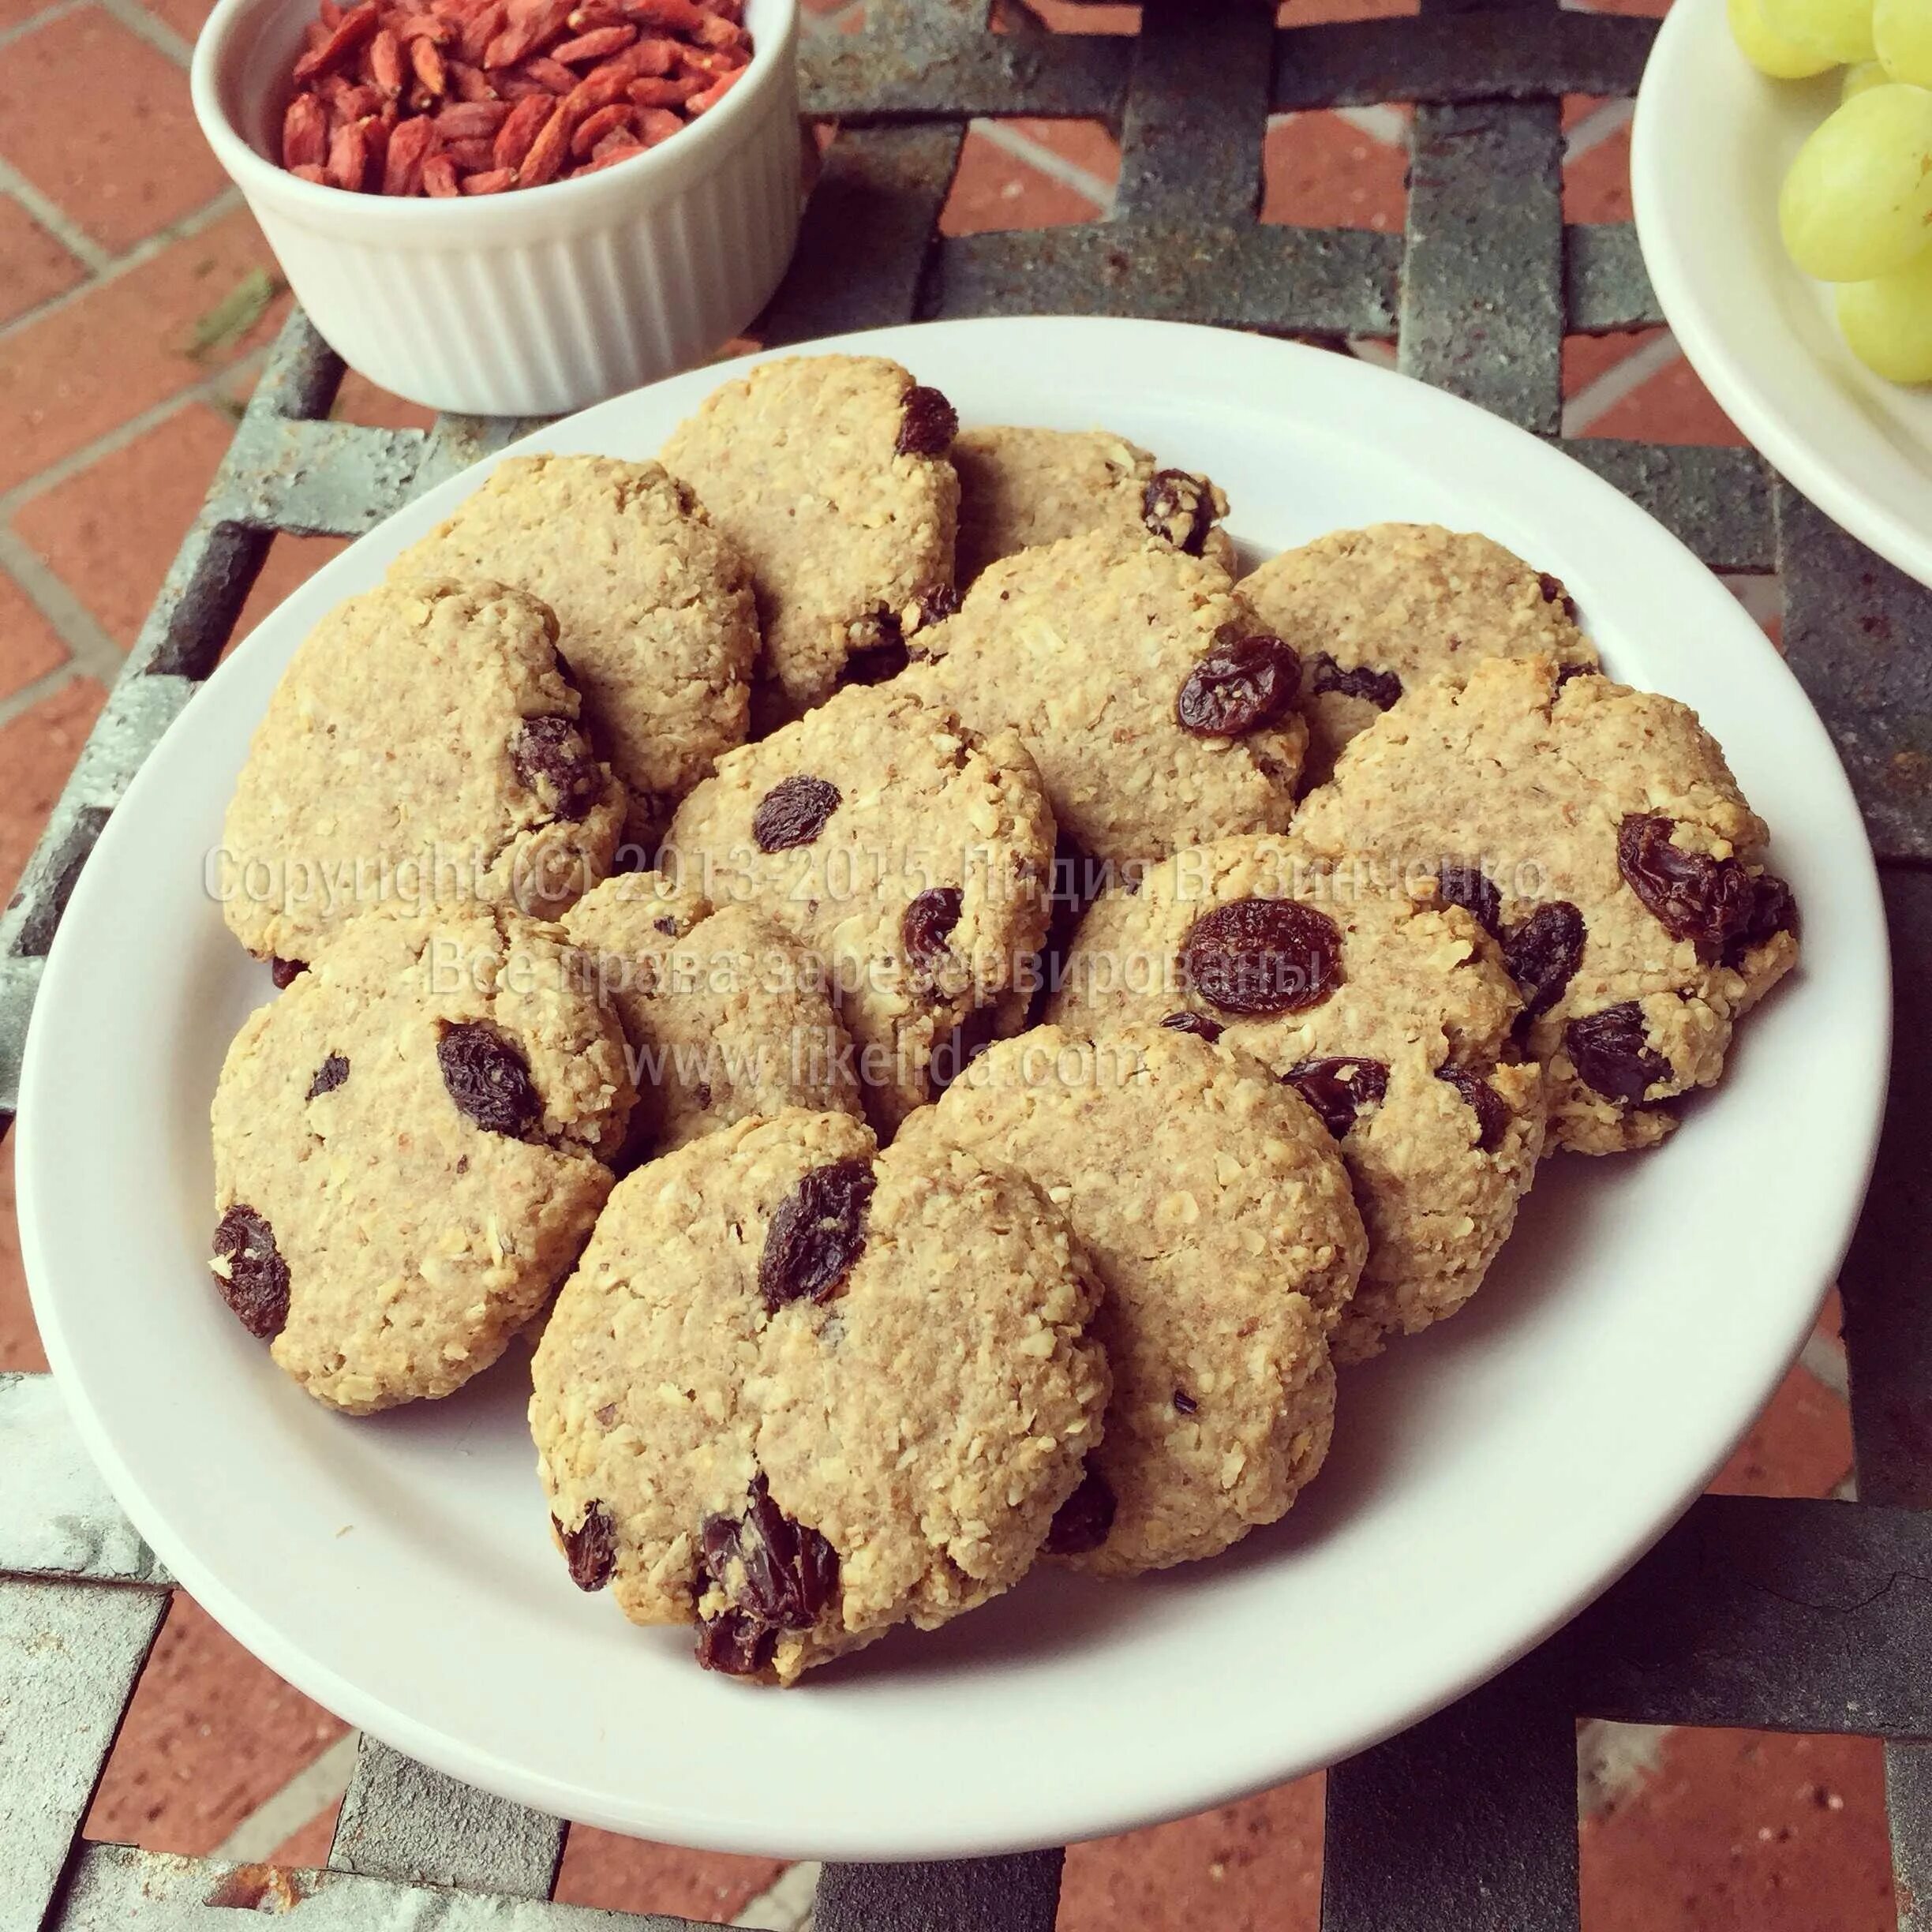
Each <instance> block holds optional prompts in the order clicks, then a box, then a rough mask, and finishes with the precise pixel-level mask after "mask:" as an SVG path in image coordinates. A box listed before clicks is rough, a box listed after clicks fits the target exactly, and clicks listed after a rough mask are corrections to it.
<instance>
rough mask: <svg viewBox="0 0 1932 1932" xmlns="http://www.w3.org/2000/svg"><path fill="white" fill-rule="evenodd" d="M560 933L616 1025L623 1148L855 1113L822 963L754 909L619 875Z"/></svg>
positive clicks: (656, 1148)
mask: <svg viewBox="0 0 1932 1932" xmlns="http://www.w3.org/2000/svg"><path fill="white" fill-rule="evenodd" d="M564 930H565V932H567V934H569V935H570V937H571V940H572V941H573V942H575V943H576V944H577V945H581V946H582V947H583V948H584V949H585V950H586V953H589V954H590V956H591V957H592V958H593V960H594V962H595V968H596V972H597V986H598V990H599V993H600V994H601V997H602V998H604V999H605V1000H606V1001H607V1002H608V1003H609V1004H610V1005H611V1006H612V1009H614V1010H615V1011H616V1014H617V1017H618V1019H619V1020H620V1022H621V1023H622V1024H623V1032H624V1038H625V1040H626V1042H627V1044H628V1047H629V1054H628V1059H629V1062H630V1069H631V1078H632V1080H634V1081H635V1083H636V1085H637V1090H638V1105H637V1109H636V1111H635V1113H634V1114H632V1115H631V1135H630V1140H629V1143H628V1145H629V1148H630V1149H631V1151H632V1153H633V1154H634V1155H642V1154H645V1153H646V1152H649V1153H656V1154H668V1153H669V1152H670V1151H672V1149H673V1148H680V1147H682V1146H683V1144H685V1143H686V1142H687V1140H696V1139H698V1136H700V1135H702V1134H707V1133H712V1132H713V1130H714V1129H717V1128H720V1127H728V1126H729V1125H731V1123H732V1121H736V1120H743V1118H745V1117H746V1116H747V1114H779V1113H782V1112H783V1111H784V1110H785V1109H786V1108H787V1107H804V1108H807V1109H809V1110H813V1111H815V1112H822V1113H827V1114H851V1115H852V1116H853V1118H859V1117H860V1114H861V1112H862V1110H861V1108H860V1106H859V1076H858V1072H857V1069H856V1066H855V1065H854V1059H853V1054H852V1040H851V1039H850V1037H849V1036H848V1035H847V1033H846V1031H845V1028H844V1025H843V1024H842V1023H841V1020H840V1019H839V1017H838V1013H837V1009H835V1008H834V1006H833V1003H832V994H831V989H830V988H829V987H828V986H827V985H826V975H825V970H824V968H823V967H822V966H821V965H820V964H819V963H818V960H816V959H814V957H813V956H812V954H811V953H810V952H808V951H807V949H806V948H805V947H804V946H803V945H801V944H800V943H799V942H798V941H797V940H796V939H795V938H792V936H791V935H790V934H788V933H787V932H785V931H784V930H783V928H781V927H778V926H776V925H774V924H773V923H772V921H771V920H769V919H767V918H766V917H765V915H763V914H762V913H761V912H755V911H754V910H753V909H752V908H751V907H750V906H742V905H728V906H725V907H723V908H721V909H720V910H718V911H717V912H711V911H710V909H709V908H708V907H707V906H706V904H705V903H704V901H703V900H700V899H698V898H697V897H695V894H693V893H690V892H688V891H680V890H679V889H677V888H676V887H675V886H672V884H671V882H669V881H668V880H666V879H665V878H664V877H663V875H662V874H659V873H656V872H626V873H621V874H619V875H618V876H617V877H616V878H608V879H606V880H605V882H604V883H603V884H602V885H601V886H597V887H595V888H594V889H593V890H591V891H590V892H589V893H586V895H585V896H584V897H582V899H580V900H578V902H577V903H576V904H575V905H574V906H573V907H571V909H570V911H569V912H567V913H566V914H565V915H564Z"/></svg>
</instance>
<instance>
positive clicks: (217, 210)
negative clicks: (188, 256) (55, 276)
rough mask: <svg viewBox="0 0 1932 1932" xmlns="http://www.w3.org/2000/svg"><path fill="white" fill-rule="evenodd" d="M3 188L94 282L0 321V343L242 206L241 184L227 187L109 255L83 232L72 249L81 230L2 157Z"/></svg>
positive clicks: (152, 258) (113, 280) (55, 313)
mask: <svg viewBox="0 0 1932 1932" xmlns="http://www.w3.org/2000/svg"><path fill="white" fill-rule="evenodd" d="M0 189H6V190H9V191H10V192H11V193H13V194H14V195H15V196H16V197H17V198H18V199H19V200H20V201H21V202H22V203H23V204H24V206H25V207H26V208H27V211H28V213H29V214H30V215H32V216H33V218H34V219H35V220H36V221H39V222H40V223H41V225H42V226H43V227H47V228H48V229H50V230H52V232H53V233H54V235H55V236H56V237H57V238H58V239H59V240H60V241H62V243H63V244H64V245H66V246H68V247H69V248H71V249H73V253H76V254H78V255H80V256H81V257H82V259H83V260H85V261H87V262H88V264H89V266H91V267H92V268H94V269H95V275H94V277H93V279H92V280H91V281H87V282H83V283H80V286H78V287H77V288H70V289H63V290H62V291H61V292H60V294H58V295H50V296H49V297H48V298H47V300H46V301H43V302H39V303H37V304H36V305H35V306H34V307H33V308H32V309H27V310H26V311H25V312H24V313H22V314H20V315H17V316H14V317H13V320H11V321H10V322H6V323H4V324H0V343H4V342H6V339H8V337H9V336H11V335H18V334H19V333H20V332H21V331H22V330H23V329H28V328H32V326H33V325H34V324H36V322H44V321H45V320H47V317H48V316H51V315H57V314H58V313H59V312H60V311H61V310H62V309H66V308H68V307H70V306H71V305H73V303H75V302H77V301H81V300H83V299H84V298H85V297H87V296H89V295H92V294H93V293H94V291H95V290H96V289H98V288H104V287H106V286H107V284H108V283H110V282H118V281H119V280H120V279H121V278H122V276H123V275H126V274H128V273H129V271H132V270H133V269H136V268H140V267H141V266H142V264H144V263H147V262H150V261H152V260H154V258H155V256H157V255H159V253H161V251H162V250H163V249H165V248H167V246H168V245H170V243H172V242H175V241H185V240H186V239H187V238H189V237H190V236H193V235H197V234H200V232H201V231H202V230H203V229H204V228H209V227H213V226H214V224H215V223H216V222H218V221H219V220H220V219H221V218H222V217H223V215H228V214H232V213H233V212H234V210H235V209H237V208H240V207H241V205H242V200H241V189H239V188H234V187H229V188H224V189H223V190H222V191H221V193H219V194H218V195H217V196H215V198H214V200H212V201H205V202H204V203H203V204H201V206H200V208H196V209H194V210H193V211H192V212H189V213H188V214H186V215H182V217H181V218H180V219H178V220H176V221H171V222H170V223H168V225H167V227H165V228H159V229H157V230H155V232H154V233H153V234H151V235H148V236H147V237H145V238H144V239H142V240H141V241H137V242H136V243H135V244H134V245H133V247H132V248H131V249H129V250H128V252H127V253H125V255H109V254H107V253H105V251H103V249H100V248H99V246H97V245H96V244H95V243H94V242H92V241H87V240H86V238H85V237H84V236H82V237H81V239H82V240H83V241H86V252H84V251H83V250H82V249H79V248H77V247H74V245H73V242H72V241H69V234H74V235H80V230H79V229H77V228H75V227H73V223H70V222H69V220H68V219H67V217H66V215H63V214H62V213H61V212H60V211H59V210H58V208H54V204H53V203H52V202H51V201H49V200H47V198H46V197H45V196H43V194H41V193H40V192H39V189H36V188H35V187H34V186H33V185H32V184H31V183H30V182H24V181H22V180H21V178H20V176H19V175H17V174H16V173H15V172H14V171H13V169H12V168H10V167H8V166H7V164H6V163H5V162H4V161H0ZM42 208H47V209H48V210H50V211H51V213H52V215H53V216H54V219H53V220H51V221H47V220H44V219H43V217H42V215H41V212H40V211H41V209H42ZM97 257H98V260H97V259H96V258H97Z"/></svg>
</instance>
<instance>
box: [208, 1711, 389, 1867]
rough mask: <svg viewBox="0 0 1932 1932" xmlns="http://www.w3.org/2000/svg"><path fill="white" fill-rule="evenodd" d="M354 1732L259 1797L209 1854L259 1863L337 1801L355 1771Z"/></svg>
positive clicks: (241, 1862)
mask: <svg viewBox="0 0 1932 1932" xmlns="http://www.w3.org/2000/svg"><path fill="white" fill-rule="evenodd" d="M357 1736H358V1734H357V1733H356V1732H354V1731H351V1732H348V1733H347V1734H346V1735H344V1736H342V1737H339V1738H338V1739H336V1740H335V1743H333V1744H331V1745H330V1747H328V1750H325V1751H324V1752H323V1753H322V1754H321V1756H320V1757H319V1758H312V1759H311V1760H310V1761H309V1763H307V1764H305V1765H303V1767H302V1768H301V1770H299V1771H298V1772H297V1773H295V1775H294V1777H292V1778H290V1780H289V1781H288V1782H287V1783H286V1784H284V1785H283V1787H282V1788H281V1789H280V1790H279V1792H275V1793H274V1794H273V1795H271V1796H270V1797H268V1798H265V1799H263V1801H262V1802H261V1803H260V1804H258V1805H257V1806H256V1807H255V1809H254V1810H253V1811H251V1812H250V1813H249V1814H248V1816H247V1817H246V1818H244V1819H243V1820H242V1821H241V1823H240V1824H239V1825H237V1826H236V1827H235V1828H234V1830H233V1831H231V1832H230V1833H229V1834H228V1836H227V1837H226V1838H224V1839H223V1840H222V1841H221V1843H220V1844H218V1845H217V1846H216V1847H215V1849H214V1850H213V1852H211V1853H210V1854H209V1856H210V1857H212V1858H218V1859H234V1860H235V1861H236V1862H237V1863H240V1864H244V1865H246V1864H253V1863H257V1862H259V1861H260V1860H261V1859H265V1858H267V1857H268V1855H269V1854H270V1853H271V1852H273V1851H274V1850H275V1847H276V1846H277V1845H279V1844H281V1843H283V1840H285V1839H288V1838H292V1837H294V1835H295V1833H297V1832H298V1831H300V1830H301V1828H302V1827H303V1826H304V1825H306V1824H307V1823H308V1822H309V1820H310V1819H311V1818H313V1817H315V1816H316V1814H317V1813H318V1812H320V1811H322V1810H324V1809H325V1808H326V1807H328V1806H329V1805H331V1804H334V1803H336V1802H337V1800H339V1799H340V1798H341V1796H342V1795H343V1792H346V1791H347V1790H348V1788H349V1778H350V1773H352V1772H353V1771H354V1769H355V1762H356V1742H357Z"/></svg>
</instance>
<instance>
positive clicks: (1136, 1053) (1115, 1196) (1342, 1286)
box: [899, 1026, 1364, 1576]
mask: <svg viewBox="0 0 1932 1932" xmlns="http://www.w3.org/2000/svg"><path fill="white" fill-rule="evenodd" d="M935 1142H936V1143H939V1144H945V1145H949V1146H953V1147H960V1148H964V1149H965V1150H966V1151H968V1153H970V1154H972V1155H974V1156H975V1158H977V1159H983V1160H986V1161H989V1162H995V1161H996V1162H1001V1163H1005V1164H1006V1165H1008V1166H1010V1167H1012V1168H1013V1169H1014V1170H1016V1171H1017V1172H1019V1173H1020V1174H1028V1175H1031V1176H1032V1178H1034V1179H1035V1181H1037V1182H1038V1183H1039V1185H1040V1187H1041V1188H1042V1189H1043V1190H1044V1191H1045V1193H1046V1194H1047V1198H1048V1199H1049V1200H1051V1201H1053V1202H1054V1204H1056V1205H1058V1207H1060V1208H1061V1210H1062V1211H1064V1213H1065V1215H1066V1217H1067V1220H1068V1223H1069V1226H1071V1227H1072V1228H1073V1233H1074V1235H1075V1237H1076V1239H1077V1240H1078V1241H1079V1242H1080V1245H1081V1247H1082V1248H1083V1249H1084V1250H1085V1251H1086V1252H1087V1254H1088V1257H1089V1258H1090V1259H1091V1261H1092V1263H1093V1265H1094V1267H1095V1271H1097V1272H1098V1273H1099V1276H1100V1279H1101V1280H1102V1282H1103V1284H1104V1286H1105V1288H1106V1298H1105V1300H1104V1301H1103V1303H1102V1305H1101V1309H1100V1312H1099V1316H1098V1317H1097V1318H1096V1321H1095V1332H1096V1333H1097V1334H1098V1335H1099V1338H1100V1339H1101V1341H1102V1342H1103V1344H1104V1345H1105V1346H1106V1352H1107V1360H1108V1362H1109V1363H1110V1365H1111V1367H1112V1369H1113V1372H1114V1398H1113V1401H1112V1402H1111V1404H1110V1406H1109V1407H1108V1410H1107V1420H1106V1436H1105V1438H1104V1440H1103V1441H1102V1443H1101V1444H1100V1447H1099V1449H1098V1450H1097V1451H1095V1455H1094V1456H1093V1458H1092V1459H1091V1462H1090V1463H1089V1465H1088V1474H1087V1476H1086V1477H1085V1478H1084V1480H1083V1481H1082V1483H1081V1485H1080V1488H1078V1489H1076V1491H1075V1492H1073V1496H1071V1497H1070V1498H1069V1500H1068V1501H1067V1503H1066V1504H1065V1506H1064V1507H1063V1508H1062V1510H1061V1514H1060V1515H1059V1516H1058V1518H1056V1519H1055V1522H1054V1533H1053V1534H1052V1536H1050V1537H1049V1538H1048V1541H1047V1548H1048V1549H1049V1551H1050V1552H1052V1553H1054V1554H1055V1555H1058V1556H1065V1557H1066V1558H1068V1559H1069V1560H1070V1561H1072V1562H1073V1563H1076V1564H1077V1565H1078V1566H1079V1567H1081V1568H1083V1569H1087V1570H1091V1571H1096V1572H1097V1573H1099V1574H1101V1575H1103V1576H1131V1575H1133V1574H1136V1573H1137V1572H1139V1571H1144V1570H1155V1569H1161V1568H1164V1567H1166V1566H1167V1565H1169V1564H1170V1563H1185V1562H1189V1561H1190V1560H1192V1559H1195V1558H1197V1557H1203V1556H1213V1555H1215V1553H1216V1552H1218V1551H1220V1550H1223V1549H1226V1548H1227V1547H1228V1545H1229V1544H1231V1543H1233V1542H1234V1541H1236V1540H1237V1538H1238V1537H1242V1536H1245V1534H1246V1533H1248V1531H1249V1529H1252V1528H1253V1527H1255V1526H1256V1525H1257V1524H1260V1523H1268V1522H1274V1521H1275V1518H1278V1517H1279V1516H1280V1515H1282V1513H1283V1512H1284V1511H1286V1509H1287V1508H1288V1506H1289V1505H1290V1503H1292V1502H1293V1501H1294V1498H1295V1496H1296V1495H1297V1493H1298V1492H1299V1491H1300V1490H1301V1488H1302V1487H1303V1486H1304V1485H1305V1484H1306V1483H1307V1482H1308V1481H1309V1479H1310V1478H1311V1477H1312V1476H1313V1475H1314V1474H1315V1473H1316V1470H1318V1469H1319V1468H1320V1466H1321V1462H1322V1458H1323V1457H1324V1455H1325V1454H1326V1453H1327V1447H1328V1439H1329V1433H1330V1430H1331V1426H1332V1423H1333V1417H1334V1408H1335V1377H1334V1373H1333V1371H1332V1370H1331V1368H1330V1366H1329V1360H1328V1345H1327V1335H1328V1331H1329V1329H1330V1327H1331V1324H1333V1323H1334V1321H1335V1319H1336V1317H1337V1316H1338V1315H1339V1313H1340V1312H1341V1311H1342V1309H1343V1308H1344V1307H1345V1306H1346V1303H1347V1301H1348V1299H1349V1297H1350V1294H1352V1293H1353V1292H1354V1287H1355V1282H1356V1278H1357V1275H1358V1274H1359V1273H1360V1271H1361V1265H1362V1253H1363V1246H1364V1243H1363V1236H1362V1226H1361V1219H1360V1217H1359V1216H1358V1215H1357V1212H1356V1209H1355V1204H1354V1200H1353V1199H1352V1198H1351V1196H1350V1191H1349V1182H1348V1176H1347V1175H1346V1173H1345V1172H1344V1171H1343V1170H1342V1163H1341V1162H1340V1160H1339V1159H1338V1158H1337V1157H1336V1154H1335V1148H1334V1144H1333V1143H1332V1142H1331V1140H1330V1138H1329V1136H1328V1133H1327V1129H1325V1128H1324V1126H1323V1125H1322V1124H1321V1122H1320V1121H1319V1120H1317V1119H1316V1118H1315V1115H1314V1114H1313V1113H1312V1111H1311V1110H1309V1107H1308V1106H1306V1105H1305V1103H1303V1102H1302V1101H1301V1099H1298V1098H1297V1096H1296V1095H1294V1093H1292V1092H1290V1091H1289V1090H1288V1089H1287V1088H1285V1087H1283V1086H1282V1084H1281V1083H1280V1082H1279V1081H1278V1080H1275V1078H1274V1077H1273V1076H1272V1075H1271V1074H1270V1073H1268V1072H1267V1069H1265V1068H1264V1067H1262V1066H1260V1065H1259V1064H1257V1063H1256V1061H1252V1060H1250V1059H1249V1058H1247V1057H1246V1056H1245V1055H1243V1054H1235V1053H1234V1052H1231V1051H1230V1050H1226V1049H1225V1048H1221V1047H1212V1046H1210V1045H1208V1044H1207V1043H1204V1042H1203V1041H1201V1040H1200V1039H1194V1038H1192V1037H1190V1036H1189V1035H1185V1034H1183V1033H1180V1032H1174V1031H1173V1030H1171V1029H1168V1028H1162V1027H1159V1026H1151V1027H1149V1026H1135V1027H1128V1028H1123V1029H1121V1030H1120V1031H1118V1032H1110V1033H1107V1034H1104V1035H1100V1036H1099V1037H1098V1038H1095V1037H1092V1036H1089V1035H1085V1034H1081V1033H1070V1032H1064V1031H1063V1030H1061V1028H1058V1027H1038V1028H1035V1029H1034V1030H1033V1031H1032V1032H1029V1033H1024V1034H1022V1035H1020V1037H1019V1038H1018V1039H1011V1040H1003V1041H1002V1042H1000V1043H999V1044H998V1045H997V1046H995V1047H992V1048H990V1050H988V1051H987V1053H986V1054H984V1055H983V1057H982V1058H979V1059H978V1060H976V1061H974V1063H973V1064H972V1066H970V1067H968V1069H967V1070H966V1072H965V1073H964V1074H963V1075H962V1076H960V1079H959V1080H957V1081H956V1082H955V1083H954V1084H953V1086H952V1087H951V1088H949V1090H948V1091H947V1093H946V1095H945V1098H944V1099H942V1100H941V1101H940V1103H939V1104H938V1106H935V1107H932V1108H930V1109H928V1110H927V1111H926V1112H924V1113H923V1114H918V1115H916V1116H915V1118H913V1119H912V1120H911V1121H908V1123H907V1124H906V1126H905V1129H904V1132H903V1133H902V1134H901V1136H900V1143H899V1144H908V1143H909V1144H912V1146H913V1147H915V1148H919V1149H922V1150H923V1149H925V1148H929V1147H930V1146H931V1145H933V1144H934V1143H935Z"/></svg>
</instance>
